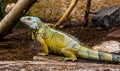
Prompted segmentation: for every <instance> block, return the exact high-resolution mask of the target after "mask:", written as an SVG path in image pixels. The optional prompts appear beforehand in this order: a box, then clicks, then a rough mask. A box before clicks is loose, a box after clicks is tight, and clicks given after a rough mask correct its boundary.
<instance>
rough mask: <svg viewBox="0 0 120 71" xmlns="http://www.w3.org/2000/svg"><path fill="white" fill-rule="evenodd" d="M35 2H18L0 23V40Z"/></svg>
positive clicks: (23, 0)
mask: <svg viewBox="0 0 120 71" xmlns="http://www.w3.org/2000/svg"><path fill="white" fill-rule="evenodd" d="M35 1H36V0H18V2H17V3H16V5H15V7H14V8H13V9H12V10H11V11H10V12H9V13H8V14H7V15H6V16H5V17H4V18H3V19H2V21H1V22H0V39H2V38H3V37H4V36H5V35H6V34H7V33H8V32H9V30H11V29H12V28H13V26H14V25H15V24H16V22H17V21H18V20H19V18H20V17H21V16H22V15H24V14H25V13H26V11H27V10H28V9H29V8H30V7H31V5H32V4H33V3H34V2H35Z"/></svg>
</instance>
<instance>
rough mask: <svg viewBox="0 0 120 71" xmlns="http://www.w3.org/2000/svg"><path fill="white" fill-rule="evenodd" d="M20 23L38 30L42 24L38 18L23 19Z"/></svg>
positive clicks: (28, 17)
mask: <svg viewBox="0 0 120 71" xmlns="http://www.w3.org/2000/svg"><path fill="white" fill-rule="evenodd" d="M20 21H21V22H22V23H24V24H26V25H28V26H29V28H30V29H33V30H38V29H39V28H40V26H41V24H42V21H41V20H40V19H39V18H38V17H33V16H25V17H21V18H20Z"/></svg>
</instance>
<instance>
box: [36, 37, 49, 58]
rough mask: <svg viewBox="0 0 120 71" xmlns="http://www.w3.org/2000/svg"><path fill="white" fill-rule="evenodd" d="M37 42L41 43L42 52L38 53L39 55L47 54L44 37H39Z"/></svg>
mask: <svg viewBox="0 0 120 71" xmlns="http://www.w3.org/2000/svg"><path fill="white" fill-rule="evenodd" d="M39 42H40V43H41V45H42V49H43V52H42V53H38V55H41V56H45V55H48V54H49V50H48V46H47V44H46V43H45V41H44V39H42V37H41V38H39Z"/></svg>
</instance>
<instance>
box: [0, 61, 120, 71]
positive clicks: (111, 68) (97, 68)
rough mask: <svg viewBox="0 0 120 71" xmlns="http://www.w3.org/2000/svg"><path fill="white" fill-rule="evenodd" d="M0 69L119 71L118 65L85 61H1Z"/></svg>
mask: <svg viewBox="0 0 120 71" xmlns="http://www.w3.org/2000/svg"><path fill="white" fill-rule="evenodd" d="M0 71H120V65H119V64H102V63H99V64H97V63H85V62H77V63H76V62H43V61H1V62H0Z"/></svg>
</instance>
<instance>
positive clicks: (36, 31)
mask: <svg viewBox="0 0 120 71" xmlns="http://www.w3.org/2000/svg"><path fill="white" fill-rule="evenodd" d="M20 20H21V21H22V22H23V23H25V24H26V25H28V26H29V28H30V29H31V32H32V39H33V40H37V41H38V42H40V43H41V44H42V48H43V52H42V53H39V55H49V53H50V52H51V53H54V54H58V55H62V56H65V58H64V59H63V60H64V61H67V60H72V61H75V60H77V58H85V59H92V60H101V61H113V62H120V56H119V55H115V54H108V53H104V52H98V51H94V50H92V49H89V48H86V47H84V46H81V45H80V44H79V42H77V41H76V40H74V39H73V38H71V37H70V36H68V35H66V34H64V33H63V32H60V31H57V30H55V29H52V28H50V27H49V26H47V25H46V24H45V23H44V22H42V21H41V20H40V19H39V18H37V17H32V16H25V17H22V18H21V19H20Z"/></svg>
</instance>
